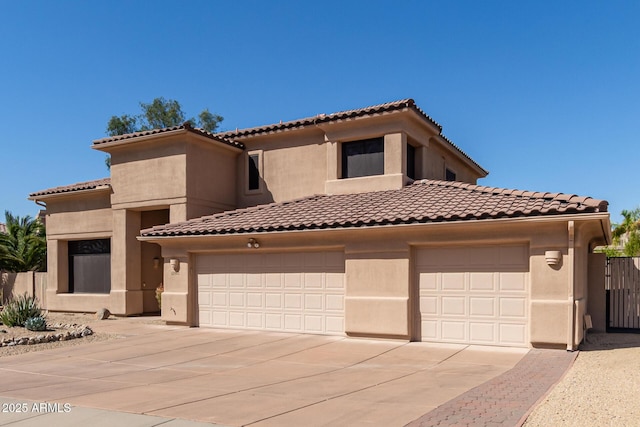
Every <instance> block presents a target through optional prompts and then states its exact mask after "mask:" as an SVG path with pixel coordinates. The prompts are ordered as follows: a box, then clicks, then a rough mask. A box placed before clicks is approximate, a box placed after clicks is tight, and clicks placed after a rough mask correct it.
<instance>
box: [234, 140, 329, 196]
mask: <svg viewBox="0 0 640 427" xmlns="http://www.w3.org/2000/svg"><path fill="white" fill-rule="evenodd" d="M242 142H243V143H244V144H245V146H246V150H245V152H244V153H242V155H241V156H239V157H238V160H237V182H238V188H237V200H238V207H247V206H255V205H258V204H264V203H271V202H274V201H275V202H283V201H287V200H295V199H299V198H301V197H306V196H309V195H314V194H324V183H325V181H326V179H327V150H326V145H325V140H324V133H323V132H322V131H320V130H318V129H308V130H307V129H306V130H302V131H292V132H282V133H278V134H275V135H266V136H262V137H257V138H252V139H250V140H246V141H242ZM251 162H253V163H254V165H255V166H253V167H255V168H256V169H257V172H258V173H259V181H258V188H250V187H251V186H250V182H249V181H250V177H249V174H250V172H251V171H250V169H251V167H252V166H251ZM254 171H255V170H254ZM254 187H255V185H254Z"/></svg>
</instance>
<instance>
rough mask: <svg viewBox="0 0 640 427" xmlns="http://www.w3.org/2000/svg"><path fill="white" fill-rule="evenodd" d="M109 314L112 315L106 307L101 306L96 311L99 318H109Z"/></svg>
mask: <svg viewBox="0 0 640 427" xmlns="http://www.w3.org/2000/svg"><path fill="white" fill-rule="evenodd" d="M109 316H111V312H110V311H109V310H108V309H106V308H101V309H100V310H98V311H97V312H96V319H98V320H105V319H108V318H109Z"/></svg>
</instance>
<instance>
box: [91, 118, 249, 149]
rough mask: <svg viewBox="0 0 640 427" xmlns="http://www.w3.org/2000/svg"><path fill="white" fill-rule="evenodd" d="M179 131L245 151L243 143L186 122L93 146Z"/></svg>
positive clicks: (98, 142) (94, 142)
mask: <svg viewBox="0 0 640 427" xmlns="http://www.w3.org/2000/svg"><path fill="white" fill-rule="evenodd" d="M177 130H187V131H190V132H193V133H196V134H199V135H203V136H206V137H207V138H210V139H212V140H214V141H218V142H222V143H223V144H227V145H230V146H232V147H236V148H240V149H244V144H242V143H241V142H236V141H232V140H230V139H228V138H225V137H224V136H222V135H221V134H213V133H211V132H207V131H206V130H204V129H200V128H194V127H192V126H191V124H190V123H189V122H185V123H183V124H181V125H179V126H173V127H168V128H164V129H151V130H145V131H141V132H135V133H127V134H125V135H116V136H110V137H107V138H102V139H96V140H95V141H93V145H94V146H97V145H102V144H106V143H108V142H117V141H124V140H127V139H135V138H139V137H141V136H149V135H157V134H161V133H167V132H172V131H177Z"/></svg>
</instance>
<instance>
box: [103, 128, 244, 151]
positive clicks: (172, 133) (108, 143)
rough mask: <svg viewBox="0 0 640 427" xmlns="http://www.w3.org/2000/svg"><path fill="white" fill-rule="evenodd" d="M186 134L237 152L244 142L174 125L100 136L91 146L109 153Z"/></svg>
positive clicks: (240, 149)
mask: <svg viewBox="0 0 640 427" xmlns="http://www.w3.org/2000/svg"><path fill="white" fill-rule="evenodd" d="M184 136H188V137H190V138H195V139H197V140H200V141H204V142H212V141H213V142H216V143H218V144H219V145H220V146H221V147H225V148H229V149H231V150H233V151H236V152H238V153H240V152H242V151H243V150H244V144H242V143H239V142H235V141H231V140H227V139H224V138H222V137H219V136H216V135H214V134H211V133H209V132H206V131H203V130H201V129H195V128H192V127H191V126H185V125H182V126H176V127H174V128H166V129H154V130H150V131H146V132H137V133H134V134H128V135H120V136H117V137H112V138H102V139H96V140H94V141H93V144H92V145H91V148H93V149H94V150H98V151H103V152H106V153H110V152H112V151H113V150H116V149H119V148H124V147H133V146H135V145H137V144H140V143H144V142H151V141H158V140H159V139H169V138H175V137H184Z"/></svg>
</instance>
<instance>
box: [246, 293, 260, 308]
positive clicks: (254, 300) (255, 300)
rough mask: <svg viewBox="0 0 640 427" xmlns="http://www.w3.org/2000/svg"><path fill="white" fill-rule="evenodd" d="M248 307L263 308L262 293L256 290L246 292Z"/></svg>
mask: <svg viewBox="0 0 640 427" xmlns="http://www.w3.org/2000/svg"><path fill="white" fill-rule="evenodd" d="M247 307H248V308H264V295H263V294H262V293H257V292H249V293H247Z"/></svg>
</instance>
